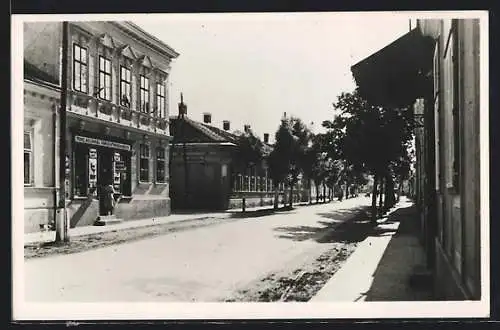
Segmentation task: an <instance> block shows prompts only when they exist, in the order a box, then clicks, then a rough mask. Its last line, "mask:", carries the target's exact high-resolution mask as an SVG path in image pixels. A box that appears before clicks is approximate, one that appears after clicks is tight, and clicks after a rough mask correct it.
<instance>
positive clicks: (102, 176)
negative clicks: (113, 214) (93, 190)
mask: <svg viewBox="0 0 500 330" xmlns="http://www.w3.org/2000/svg"><path fill="white" fill-rule="evenodd" d="M98 155H99V156H98V162H97V164H98V166H97V168H98V175H97V187H98V196H99V215H106V214H105V213H106V212H105V211H106V208H105V201H104V198H103V197H104V196H103V194H102V193H101V191H102V188H103V187H105V186H106V185H110V184H111V185H112V184H113V152H112V151H111V150H110V149H106V148H102V149H100V150H99V153H98Z"/></svg>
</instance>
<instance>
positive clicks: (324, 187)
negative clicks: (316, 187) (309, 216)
mask: <svg viewBox="0 0 500 330" xmlns="http://www.w3.org/2000/svg"><path fill="white" fill-rule="evenodd" d="M324 202H326V185H325V183H324V182H323V203H324Z"/></svg>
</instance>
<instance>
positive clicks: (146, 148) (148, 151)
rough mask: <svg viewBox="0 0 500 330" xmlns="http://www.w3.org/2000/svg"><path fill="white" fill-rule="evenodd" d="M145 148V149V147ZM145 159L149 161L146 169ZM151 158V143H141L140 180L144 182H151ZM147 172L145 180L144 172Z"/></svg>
mask: <svg viewBox="0 0 500 330" xmlns="http://www.w3.org/2000/svg"><path fill="white" fill-rule="evenodd" d="M143 148H144V149H143ZM146 150H147V152H143V151H146ZM145 154H147V155H145ZM143 160H146V162H147V166H146V168H145V169H143V167H142V161H143ZM150 160H151V148H150V146H149V144H147V143H141V144H140V145H139V182H144V183H150V182H151V181H150V179H149V163H150ZM144 172H145V173H146V180H144V178H143V173H144Z"/></svg>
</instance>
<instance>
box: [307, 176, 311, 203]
mask: <svg viewBox="0 0 500 330" xmlns="http://www.w3.org/2000/svg"><path fill="white" fill-rule="evenodd" d="M307 187H308V192H307V193H308V195H309V196H308V199H309V205H310V204H312V191H311V189H312V182H311V180H309V181H308V185H307Z"/></svg>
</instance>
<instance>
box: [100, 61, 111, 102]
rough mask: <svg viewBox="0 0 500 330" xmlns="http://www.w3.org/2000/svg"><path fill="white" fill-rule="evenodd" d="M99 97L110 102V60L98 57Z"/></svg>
mask: <svg viewBox="0 0 500 330" xmlns="http://www.w3.org/2000/svg"><path fill="white" fill-rule="evenodd" d="M99 97H100V98H101V99H104V100H108V101H111V60H109V59H108V58H106V57H104V56H99Z"/></svg>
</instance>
